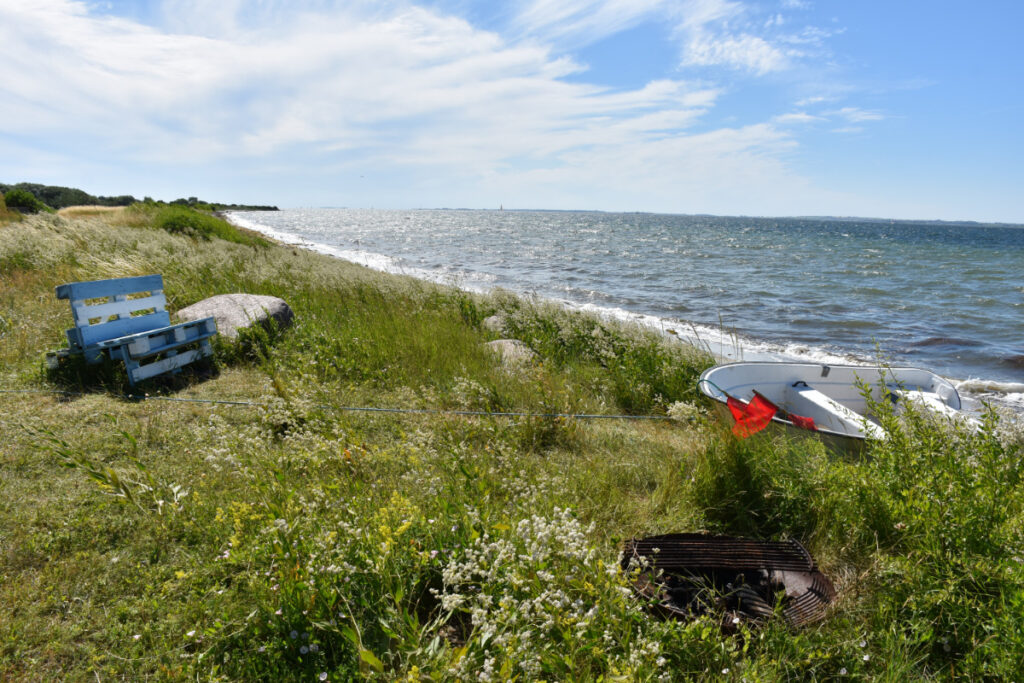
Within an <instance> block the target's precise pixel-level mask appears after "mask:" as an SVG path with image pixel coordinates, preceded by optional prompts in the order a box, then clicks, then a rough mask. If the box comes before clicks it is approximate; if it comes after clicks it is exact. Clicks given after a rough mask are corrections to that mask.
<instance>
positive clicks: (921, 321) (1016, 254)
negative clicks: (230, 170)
mask: <svg viewBox="0 0 1024 683" xmlns="http://www.w3.org/2000/svg"><path fill="white" fill-rule="evenodd" d="M233 220H234V221H235V222H237V223H239V224H241V225H245V226H247V227H251V228H254V229H257V230H262V231H264V232H267V233H268V234H271V235H273V236H275V237H278V238H279V239H283V240H285V241H291V242H297V243H302V244H305V245H306V246H311V247H313V248H316V249H319V250H321V251H325V252H328V253H333V254H336V255H339V256H342V257H344V258H348V259H350V260H354V261H357V262H360V263H364V264H366V265H369V266H371V267H375V268H378V269H381V270H387V271H391V272H404V273H408V274H411V275H417V276H420V277H425V278H429V279H433V280H439V281H444V282H453V283H454V284H458V285H460V286H463V287H466V288H470V289H478V290H486V289H490V288H493V287H499V286H500V287H504V288H507V289H510V290H513V291H516V292H521V293H532V294H536V295H539V296H542V297H547V298H552V299H556V300H560V301H564V302H566V303H567V304H569V305H573V306H578V307H585V308H596V309H599V310H601V311H603V312H606V313H607V314H609V315H614V316H617V317H621V318H631V319H635V320H637V321H638V322H641V323H642V324H648V325H651V326H653V327H656V328H658V329H666V330H667V329H671V330H674V331H675V332H678V333H679V334H680V335H681V336H684V337H688V338H690V339H693V338H694V337H697V338H698V339H699V342H700V343H702V344H706V345H708V346H710V347H711V349H712V350H713V351H714V352H716V353H722V354H723V355H726V356H729V357H733V358H744V359H747V360H756V359H763V358H798V359H803V360H807V359H814V360H828V361H831V362H870V361H871V360H872V359H875V358H877V351H878V350H879V349H880V350H881V352H882V353H883V354H884V355H885V356H886V357H888V358H890V359H891V360H892V361H893V362H899V363H906V364H911V365H916V366H921V367H925V368H928V369H931V370H933V371H935V372H938V373H939V374H942V375H944V376H946V377H949V378H951V379H954V380H956V381H958V382H959V386H960V388H961V392H962V393H968V394H971V393H973V394H975V395H993V396H995V397H997V398H999V399H1000V401H1008V402H1011V403H1012V402H1020V404H1021V405H1024V228H1018V227H1003V226H974V225H966V226H965V225H954V224H948V223H927V222H919V223H918V222H915V223H906V222H899V223H889V222H879V221H848V220H830V219H791V218H783V219H770V218H730V217H711V216H678V215H657V214H617V213H589V212H525V211H524V212H520V211H450V210H416V211H386V210H356V209H302V210H298V209H295V210H285V211H280V212H267V213H262V212H238V213H235V214H233Z"/></svg>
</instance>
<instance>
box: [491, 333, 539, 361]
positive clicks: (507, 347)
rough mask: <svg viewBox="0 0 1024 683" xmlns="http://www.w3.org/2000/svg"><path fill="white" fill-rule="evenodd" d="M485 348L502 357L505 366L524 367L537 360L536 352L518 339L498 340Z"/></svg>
mask: <svg viewBox="0 0 1024 683" xmlns="http://www.w3.org/2000/svg"><path fill="white" fill-rule="evenodd" d="M484 346H485V347H487V348H488V349H490V350H491V351H493V352H494V353H496V354H498V355H499V356H501V361H502V363H504V364H505V365H524V364H527V363H532V362H533V361H534V359H536V358H537V354H536V353H535V352H534V350H533V349H531V348H530V347H529V346H527V345H526V344H524V343H523V342H521V341H519V340H518V339H496V340H495V341H492V342H487V343H486V344H484Z"/></svg>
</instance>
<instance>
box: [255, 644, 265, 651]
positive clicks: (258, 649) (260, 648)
mask: <svg viewBox="0 0 1024 683" xmlns="http://www.w3.org/2000/svg"><path fill="white" fill-rule="evenodd" d="M266 651H267V646H266V645H260V646H259V647H258V648H256V652H266Z"/></svg>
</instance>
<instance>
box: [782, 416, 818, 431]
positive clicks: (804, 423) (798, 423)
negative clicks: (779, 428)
mask: <svg viewBox="0 0 1024 683" xmlns="http://www.w3.org/2000/svg"><path fill="white" fill-rule="evenodd" d="M789 421H790V422H792V423H793V426H794V427H800V428H801V429H809V430H810V431H812V432H816V431H818V427H817V425H815V424H814V418H813V417H802V416H800V415H794V414H793V413H790V414H789Z"/></svg>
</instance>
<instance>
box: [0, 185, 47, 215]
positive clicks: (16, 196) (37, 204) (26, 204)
mask: <svg viewBox="0 0 1024 683" xmlns="http://www.w3.org/2000/svg"><path fill="white" fill-rule="evenodd" d="M4 203H5V204H6V205H7V208H10V209H15V210H17V211H20V212H22V213H39V212H40V211H53V209H51V208H50V207H48V206H47V205H46V204H43V203H42V202H41V201H39V200H38V199H36V198H35V195H33V194H32V193H31V192H27V191H25V190H11V191H9V192H8V193H7V194H5V195H4Z"/></svg>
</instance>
